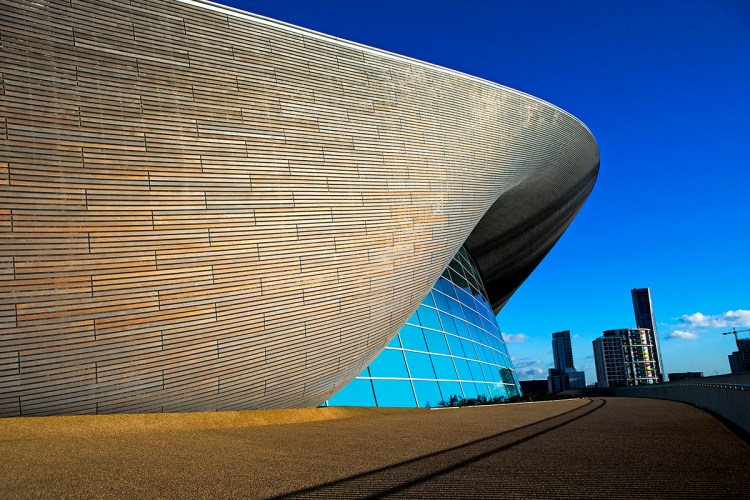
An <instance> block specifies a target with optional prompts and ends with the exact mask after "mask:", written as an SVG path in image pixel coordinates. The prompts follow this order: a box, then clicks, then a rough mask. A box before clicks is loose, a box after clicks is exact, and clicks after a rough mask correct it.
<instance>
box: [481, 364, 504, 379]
mask: <svg viewBox="0 0 750 500" xmlns="http://www.w3.org/2000/svg"><path fill="white" fill-rule="evenodd" d="M486 368H487V369H486V370H485V371H484V373H485V375H486V377H485V378H486V379H487V381H488V382H489V381H492V382H500V381H501V380H500V373H499V371H498V368H497V367H496V366H487V367H486Z"/></svg>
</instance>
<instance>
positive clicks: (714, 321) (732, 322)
mask: <svg viewBox="0 0 750 500" xmlns="http://www.w3.org/2000/svg"><path fill="white" fill-rule="evenodd" d="M680 321H681V322H683V323H685V324H686V325H688V326H691V327H694V328H727V327H733V326H736V327H739V326H743V327H744V326H750V311H749V310H747V309H738V310H736V311H727V312H725V313H722V314H714V315H705V314H703V313H700V312H697V313H694V314H685V315H683V316H680Z"/></svg>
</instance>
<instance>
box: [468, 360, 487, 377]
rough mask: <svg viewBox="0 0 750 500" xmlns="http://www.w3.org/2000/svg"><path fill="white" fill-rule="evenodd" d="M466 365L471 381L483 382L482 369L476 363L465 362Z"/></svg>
mask: <svg viewBox="0 0 750 500" xmlns="http://www.w3.org/2000/svg"><path fill="white" fill-rule="evenodd" d="M467 363H469V369H470V370H471V379H472V380H484V375H483V374H482V369H481V368H480V367H479V363H477V362H476V361H467Z"/></svg>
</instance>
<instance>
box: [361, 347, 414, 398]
mask: <svg viewBox="0 0 750 500" xmlns="http://www.w3.org/2000/svg"><path fill="white" fill-rule="evenodd" d="M370 374H371V375H372V376H373V377H403V378H408V377H409V375H408V374H407V373H406V363H404V353H403V351H397V350H394V349H385V350H384V351H383V352H381V353H380V355H379V356H378V357H377V358H375V361H373V362H372V363H371V364H370ZM376 389H377V388H376Z"/></svg>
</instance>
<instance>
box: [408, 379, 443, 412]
mask: <svg viewBox="0 0 750 500" xmlns="http://www.w3.org/2000/svg"><path fill="white" fill-rule="evenodd" d="M414 392H416V393H417V402H418V403H419V407H420V408H432V407H434V406H437V405H438V403H439V402H440V401H441V400H442V399H443V396H442V395H441V394H440V388H439V387H438V383H437V382H426V381H421V380H415V381H414Z"/></svg>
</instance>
